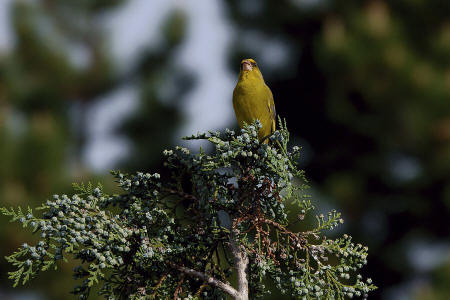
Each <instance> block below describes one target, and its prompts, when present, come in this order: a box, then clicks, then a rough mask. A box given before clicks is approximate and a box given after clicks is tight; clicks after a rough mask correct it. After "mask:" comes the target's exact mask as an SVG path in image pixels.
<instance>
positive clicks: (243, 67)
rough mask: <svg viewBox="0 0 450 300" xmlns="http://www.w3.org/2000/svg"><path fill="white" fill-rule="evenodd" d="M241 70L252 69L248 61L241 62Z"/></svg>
mask: <svg viewBox="0 0 450 300" xmlns="http://www.w3.org/2000/svg"><path fill="white" fill-rule="evenodd" d="M241 69H242V71H251V70H252V69H253V66H252V64H251V63H250V62H249V61H246V60H245V61H243V62H242V64H241Z"/></svg>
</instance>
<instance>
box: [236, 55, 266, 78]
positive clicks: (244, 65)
mask: <svg viewBox="0 0 450 300" xmlns="http://www.w3.org/2000/svg"><path fill="white" fill-rule="evenodd" d="M240 75H241V76H243V75H254V76H257V77H261V78H262V74H261V72H260V71H259V68H258V65H257V64H256V61H255V60H254V59H252V58H246V59H243V60H242V61H241V72H240Z"/></svg>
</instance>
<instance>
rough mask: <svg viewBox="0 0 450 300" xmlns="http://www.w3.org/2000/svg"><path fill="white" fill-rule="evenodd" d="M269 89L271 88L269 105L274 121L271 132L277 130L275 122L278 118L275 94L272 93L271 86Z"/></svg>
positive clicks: (271, 117) (271, 118)
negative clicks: (274, 99)
mask: <svg viewBox="0 0 450 300" xmlns="http://www.w3.org/2000/svg"><path fill="white" fill-rule="evenodd" d="M267 89H268V90H269V95H270V97H269V99H268V100H269V101H268V103H267V106H268V108H269V113H270V120H271V121H272V128H271V130H270V133H273V132H274V131H275V124H276V119H277V111H276V109H275V102H274V101H273V95H272V91H271V90H270V89H269V87H267Z"/></svg>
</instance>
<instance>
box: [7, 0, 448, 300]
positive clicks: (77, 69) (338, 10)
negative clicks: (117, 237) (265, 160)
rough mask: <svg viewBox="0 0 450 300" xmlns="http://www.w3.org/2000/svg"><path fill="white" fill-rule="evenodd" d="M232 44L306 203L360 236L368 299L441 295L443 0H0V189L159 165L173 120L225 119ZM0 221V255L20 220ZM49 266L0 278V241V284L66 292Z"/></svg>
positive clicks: (65, 183) (176, 137)
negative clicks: (304, 189)
mask: <svg viewBox="0 0 450 300" xmlns="http://www.w3.org/2000/svg"><path fill="white" fill-rule="evenodd" d="M247 57H252V58H254V59H255V60H256V61H258V63H259V65H260V68H261V70H262V72H263V74H264V77H265V80H266V82H267V83H268V85H269V86H270V87H271V89H272V92H273V94H274V97H275V103H276V107H277V112H278V113H279V115H280V116H282V117H284V118H286V119H287V122H288V127H289V128H290V130H291V134H292V135H293V143H295V144H299V145H301V146H302V147H303V158H302V160H301V165H302V167H303V168H304V169H305V170H306V172H307V175H308V178H309V179H310V180H311V185H312V187H311V189H310V191H309V192H310V194H312V195H313V200H314V203H315V204H316V205H317V206H318V209H319V210H326V209H328V208H330V207H333V208H337V209H338V210H340V211H342V213H343V217H344V219H345V221H346V223H345V224H344V227H343V228H342V229H341V232H344V231H345V232H347V233H349V234H350V235H352V236H353V237H354V239H355V240H357V241H359V242H362V243H365V244H367V245H368V246H369V249H370V251H369V255H370V256H369V264H368V266H367V267H366V268H364V269H363V272H364V274H365V275H366V276H368V277H371V278H372V279H373V280H374V282H375V283H376V284H377V285H378V286H379V290H377V291H376V292H375V293H373V294H372V295H371V299H400V300H402V299H449V295H450V235H449V234H450V221H449V220H450V2H449V1H439V0H436V1H433V0H398V1H382V0H374V1H361V0H345V1H344V0H342V1H340V0H335V1H333V0H278V1H275V0H273V1H268V0H266V1H264V0H246V1H244V0H233V1H213V0H196V1H180V0H171V1H167V0H166V1H163V0H155V1H153V0H129V1H125V0H114V1H111V0H110V1H106V0H99V1H88V0H81V1H69V0H40V1H38V0H36V1H26V0H23V1H19V0H18V1H14V0H2V1H0V204H1V205H2V206H10V205H22V206H26V205H30V206H31V207H35V206H37V205H38V204H39V203H40V202H42V201H44V200H45V199H46V198H48V197H50V196H51V195H52V194H54V193H68V192H70V190H71V188H70V186H71V183H72V182H80V181H85V182H86V181H94V182H95V181H101V182H103V183H104V185H105V186H106V189H107V190H109V191H114V183H113V182H112V178H111V177H110V176H109V175H108V170H110V169H121V170H123V171H129V172H132V171H136V170H143V171H151V170H155V169H158V168H159V167H160V165H159V164H160V159H161V151H162V150H163V149H165V148H169V147H171V146H173V145H175V144H180V143H182V144H184V145H186V143H184V142H181V141H180V137H181V136H183V135H190V134H192V133H196V132H197V131H206V130H211V129H223V128H225V127H236V123H235V120H234V113H233V110H232V104H231V97H232V90H233V87H234V84H235V83H236V79H237V72H238V69H239V61H240V60H241V59H242V58H247ZM187 145H188V146H189V147H192V148H193V149H196V148H198V146H199V144H187ZM0 224H1V227H0V243H1V245H2V246H1V247H0V257H4V256H5V255H7V254H9V253H11V252H12V251H13V250H14V249H15V248H16V247H17V246H18V245H20V244H21V243H22V242H23V241H24V240H26V239H29V238H30V237H29V236H27V235H26V233H24V232H22V231H21V230H20V228H19V227H18V226H16V225H9V224H8V223H7V220H5V219H4V218H2V219H1V220H0ZM61 267H62V272H64V274H60V273H59V272H48V273H46V274H45V275H44V276H43V277H42V278H40V279H39V280H36V281H34V282H33V283H32V284H31V286H27V287H20V288H17V289H14V290H13V289H11V288H10V284H11V282H10V281H9V280H8V279H7V274H6V272H7V271H8V270H10V266H8V265H7V264H6V261H5V260H3V259H1V260H0V299H67V298H70V296H69V295H68V293H67V291H68V290H69V289H70V288H71V287H72V286H73V284H74V282H73V281H72V280H71V279H70V278H71V277H70V276H71V268H72V266H71V265H70V264H66V265H62V266H61ZM93 298H95V297H93ZM277 298H279V299H281V297H277ZM285 299H289V297H285Z"/></svg>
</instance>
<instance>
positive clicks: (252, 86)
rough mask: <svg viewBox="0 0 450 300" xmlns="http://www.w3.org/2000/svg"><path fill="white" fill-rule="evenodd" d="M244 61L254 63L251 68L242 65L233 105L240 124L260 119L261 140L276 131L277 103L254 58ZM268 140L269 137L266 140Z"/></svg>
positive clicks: (244, 61) (241, 125) (259, 135)
mask: <svg viewBox="0 0 450 300" xmlns="http://www.w3.org/2000/svg"><path fill="white" fill-rule="evenodd" d="M244 63H249V64H251V65H252V68H251V70H245V69H244V68H242V67H241V72H240V73H239V79H238V82H237V84H236V87H235V88H234V91H233V107H234V112H235V114H236V119H237V121H238V123H239V126H240V127H241V128H242V127H243V125H244V122H245V123H247V124H250V123H252V122H254V121H255V120H259V121H260V122H261V124H262V128H261V129H260V131H259V132H258V138H259V140H260V141H262V140H263V139H265V138H266V137H268V136H270V135H271V134H272V133H273V132H274V131H275V116H276V112H275V103H274V101H273V95H272V92H271V90H270V89H269V87H268V86H267V85H266V83H265V82H264V78H263V76H262V74H261V72H260V71H259V68H258V66H257V65H256V62H255V61H254V60H253V59H244V60H243V61H242V62H241V66H243V64H244ZM265 142H267V139H266V140H265Z"/></svg>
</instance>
